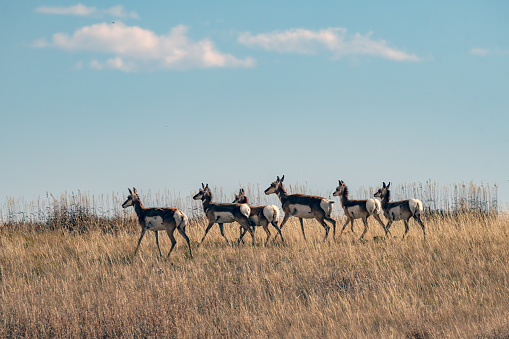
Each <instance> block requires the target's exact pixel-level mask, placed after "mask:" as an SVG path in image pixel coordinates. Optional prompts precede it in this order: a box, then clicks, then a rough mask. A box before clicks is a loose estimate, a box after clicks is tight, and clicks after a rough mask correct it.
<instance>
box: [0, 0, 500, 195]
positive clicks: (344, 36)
mask: <svg viewBox="0 0 509 339" xmlns="http://www.w3.org/2000/svg"><path fill="white" fill-rule="evenodd" d="M507 13H509V3H505V2H502V1H482V2H480V1H448V2H443V1H427V2H422V1H419V2H418V1H391V2H390V3H387V2H380V1H320V2H312V3H311V2H309V3H305V2H295V1H276V2H275V1H256V2H240V1H215V2H211V1H208V2H205V1H185V2H178V3H177V2H169V1H168V2H166V1H152V2H147V3H143V4H141V3H140V2H139V1H119V2H104V1H84V2H80V3H79V2H69V1H48V2H40V1H11V0H7V1H2V2H1V3H0V39H1V41H2V44H1V45H0V74H1V77H0V119H1V120H0V151H1V154H2V171H1V176H0V200H1V201H4V200H5V197H7V196H10V197H23V198H24V199H26V200H32V199H36V198H37V197H38V196H43V195H45V194H46V192H50V193H52V194H53V195H55V196H57V195H59V194H60V193H62V192H65V191H67V192H71V191H77V190H80V191H82V192H90V193H92V194H100V193H110V192H124V191H125V190H126V188H127V187H132V186H135V187H137V188H138V190H141V191H143V190H148V189H151V190H158V189H164V188H169V189H172V190H175V191H177V192H180V193H181V194H182V195H187V194H190V192H194V191H196V190H198V188H199V187H200V185H201V183H202V182H207V183H209V184H211V185H214V186H221V187H223V189H224V191H225V192H231V193H232V194H233V192H234V191H236V190H237V188H238V187H239V185H241V184H248V183H251V184H260V186H261V187H262V188H265V187H266V186H268V185H269V184H270V182H271V181H273V180H274V179H275V177H276V176H277V175H283V174H284V175H285V179H286V180H285V182H288V183H297V182H298V183H301V184H306V185H307V187H308V188H309V189H310V190H312V191H314V192H323V194H324V195H326V194H328V193H330V192H332V191H334V189H335V186H336V184H337V180H338V179H341V180H344V181H345V182H346V183H347V185H349V187H350V188H351V191H352V192H355V191H356V188H358V187H360V186H377V185H379V184H380V183H381V182H382V181H386V182H387V181H391V182H393V184H404V183H411V182H424V181H426V180H428V179H431V180H434V181H437V182H438V183H440V184H443V185H447V184H451V183H457V182H462V181H467V182H470V181H473V182H475V183H478V184H480V183H490V184H495V183H496V184H498V185H499V199H500V200H502V201H503V202H505V203H507V202H509V181H508V179H509V172H508V170H507V169H508V168H509V157H508V156H507V154H508V146H509V133H508V132H507V131H508V126H509V95H508V94H507V93H508V90H509V38H508V33H509V21H508V20H507Z"/></svg>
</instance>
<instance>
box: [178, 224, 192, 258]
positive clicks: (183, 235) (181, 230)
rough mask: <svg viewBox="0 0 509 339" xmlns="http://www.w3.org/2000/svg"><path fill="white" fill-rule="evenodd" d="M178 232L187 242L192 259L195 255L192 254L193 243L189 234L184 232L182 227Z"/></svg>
mask: <svg viewBox="0 0 509 339" xmlns="http://www.w3.org/2000/svg"><path fill="white" fill-rule="evenodd" d="M177 230H178V231H179V233H180V235H181V236H182V237H183V238H184V239H185V240H186V242H187V246H188V247H189V256H190V257H191V258H192V257H193V253H192V252H191V242H190V241H189V237H188V236H187V234H186V232H185V231H184V229H182V228H180V227H177Z"/></svg>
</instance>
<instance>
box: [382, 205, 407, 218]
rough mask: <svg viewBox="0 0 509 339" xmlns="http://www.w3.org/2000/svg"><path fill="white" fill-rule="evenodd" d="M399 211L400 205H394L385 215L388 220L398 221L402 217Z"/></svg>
mask: <svg viewBox="0 0 509 339" xmlns="http://www.w3.org/2000/svg"><path fill="white" fill-rule="evenodd" d="M401 212H402V211H401V208H400V206H396V207H393V208H391V209H390V210H389V211H388V213H387V214H388V215H386V217H387V218H388V219H390V220H394V221H398V220H401V219H403V216H402V215H401Z"/></svg>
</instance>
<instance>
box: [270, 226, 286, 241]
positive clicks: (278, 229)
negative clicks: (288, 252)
mask: <svg viewBox="0 0 509 339" xmlns="http://www.w3.org/2000/svg"><path fill="white" fill-rule="evenodd" d="M272 226H274V228H275V229H276V231H277V232H278V233H279V235H280V236H281V241H282V242H285V240H284V239H283V235H282V234H281V229H280V228H279V227H278V225H277V221H273V222H272ZM276 237H277V235H276ZM276 237H274V239H276Z"/></svg>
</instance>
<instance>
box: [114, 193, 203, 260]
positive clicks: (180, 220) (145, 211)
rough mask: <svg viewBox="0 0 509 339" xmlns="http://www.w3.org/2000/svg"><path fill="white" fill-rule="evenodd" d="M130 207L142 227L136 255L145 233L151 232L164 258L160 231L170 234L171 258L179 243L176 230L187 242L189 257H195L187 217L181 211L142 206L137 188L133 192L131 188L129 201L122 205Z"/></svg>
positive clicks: (170, 208)
mask: <svg viewBox="0 0 509 339" xmlns="http://www.w3.org/2000/svg"><path fill="white" fill-rule="evenodd" d="M129 206H133V207H134V211H135V212H136V215H137V216H138V222H139V223H140V226H141V236H140V239H139V240H138V246H136V250H135V251H134V255H136V253H137V252H138V248H139V247H140V243H141V239H143V236H144V235H145V232H146V231H147V230H150V231H153V232H154V233H155V234H156V244H157V249H158V250H159V255H160V256H162V254H161V248H160V247H159V232H158V231H162V230H166V233H168V237H169V238H170V240H171V248H170V251H169V252H168V256H170V253H171V251H173V248H174V247H175V244H176V243H177V241H176V240H175V237H174V236H173V232H174V231H175V229H177V231H179V233H180V235H182V237H183V238H184V239H185V240H186V241H187V246H188V247H189V255H190V256H191V257H192V256H193V254H192V252H191V244H190V243H189V238H188V237H187V235H186V225H187V216H186V215H185V214H184V213H183V212H182V211H181V210H179V209H177V208H172V207H150V208H145V207H143V205H142V204H141V201H140V197H139V196H138V192H137V191H136V188H133V191H131V189H130V188H129V196H128V197H127V200H126V201H125V202H124V203H123V204H122V207H123V208H127V207H129Z"/></svg>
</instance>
